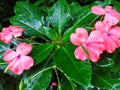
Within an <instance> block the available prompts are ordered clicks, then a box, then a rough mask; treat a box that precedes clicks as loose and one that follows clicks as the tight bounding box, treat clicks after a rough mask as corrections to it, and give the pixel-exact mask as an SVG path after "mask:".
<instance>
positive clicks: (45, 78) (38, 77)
mask: <svg viewBox="0 0 120 90" xmlns="http://www.w3.org/2000/svg"><path fill="white" fill-rule="evenodd" d="M34 71H35V70H34ZM34 71H33V72H31V73H29V75H30V76H29V75H28V76H25V77H24V78H23V79H22V81H21V83H22V84H23V85H22V86H23V87H21V88H22V89H21V90H46V88H47V87H48V85H49V83H50V81H51V77H52V69H51V67H48V68H44V69H42V70H39V71H38V72H36V73H35V72H34ZM21 83H20V85H21Z"/></svg>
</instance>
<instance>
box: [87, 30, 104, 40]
mask: <svg viewBox="0 0 120 90" xmlns="http://www.w3.org/2000/svg"><path fill="white" fill-rule="evenodd" d="M87 42H104V38H103V36H102V34H101V32H100V31H97V30H95V31H92V32H91V33H90V35H89V37H88V39H87Z"/></svg>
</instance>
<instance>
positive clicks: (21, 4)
mask: <svg viewBox="0 0 120 90" xmlns="http://www.w3.org/2000/svg"><path fill="white" fill-rule="evenodd" d="M14 11H15V14H16V15H20V14H30V15H33V16H36V18H40V17H41V14H40V13H39V9H38V7H37V6H35V5H34V4H31V3H29V2H28V1H18V2H16V5H15V7H14ZM39 14H40V16H38V15H39Z"/></svg>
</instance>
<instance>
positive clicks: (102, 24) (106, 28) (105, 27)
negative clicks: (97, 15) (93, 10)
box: [95, 21, 111, 33]
mask: <svg viewBox="0 0 120 90" xmlns="http://www.w3.org/2000/svg"><path fill="white" fill-rule="evenodd" d="M101 27H102V28H101ZM95 28H96V30H99V31H100V32H101V33H105V32H108V31H109V30H110V28H111V26H110V25H109V24H107V23H105V22H101V21H98V22H96V24H95Z"/></svg>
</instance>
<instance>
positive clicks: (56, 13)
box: [49, 0, 70, 35]
mask: <svg viewBox="0 0 120 90" xmlns="http://www.w3.org/2000/svg"><path fill="white" fill-rule="evenodd" d="M49 20H50V22H51V24H52V27H53V28H54V29H55V30H56V31H57V32H58V33H59V34H60V35H61V32H62V31H63V29H64V27H65V26H66V25H67V23H68V22H69V20H70V8H69V4H68V3H67V2H66V0H58V1H57V2H56V3H55V4H54V5H53V7H52V8H51V13H50V16H49Z"/></svg>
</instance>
